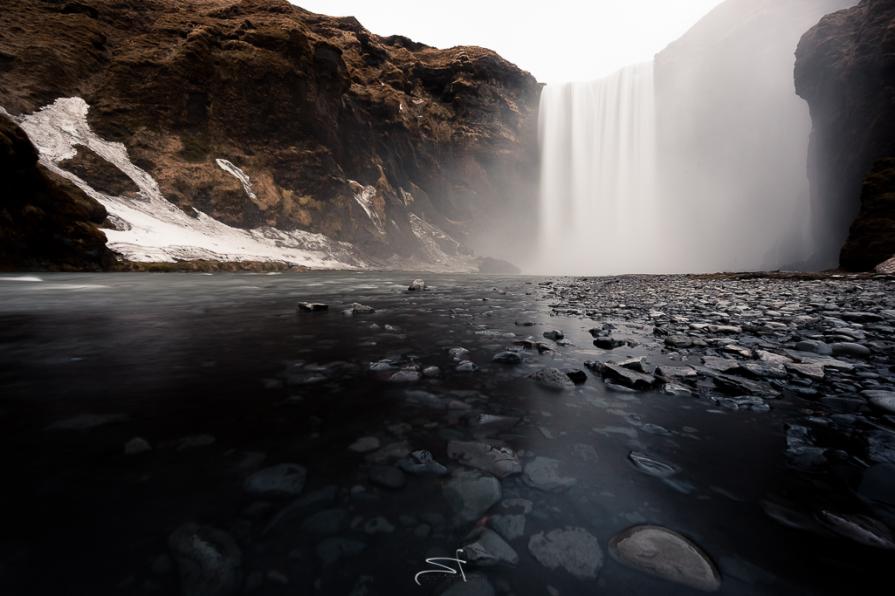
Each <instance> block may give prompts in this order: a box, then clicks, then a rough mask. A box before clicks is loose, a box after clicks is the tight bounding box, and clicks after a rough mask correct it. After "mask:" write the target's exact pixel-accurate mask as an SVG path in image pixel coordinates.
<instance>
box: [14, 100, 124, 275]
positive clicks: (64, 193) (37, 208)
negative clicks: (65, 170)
mask: <svg viewBox="0 0 895 596" xmlns="http://www.w3.org/2000/svg"><path fill="white" fill-rule="evenodd" d="M0 180H2V185H3V190H2V192H0V270H2V271H10V270H13V271H14V270H47V269H49V270H60V271H78V270H103V269H108V268H110V267H111V266H112V265H113V263H114V258H113V255H112V253H111V252H110V251H109V250H108V249H107V248H106V237H105V235H104V234H103V233H102V231H100V230H99V229H98V226H99V225H100V224H101V223H102V222H103V221H104V220H105V219H106V210H105V208H103V206H102V205H100V204H99V203H97V202H96V201H94V200H93V199H91V198H90V197H88V196H87V195H85V194H84V193H83V192H82V191H81V190H79V189H78V188H77V187H76V186H75V185H74V184H72V183H71V182H69V181H68V180H65V179H63V178H61V177H59V176H57V175H56V174H53V173H52V172H49V171H47V170H46V169H45V168H44V167H43V166H42V165H40V164H39V163H38V156H37V150H36V149H35V148H34V145H32V144H31V142H30V141H29V140H28V137H27V136H26V135H25V132H24V131H23V130H22V129H21V128H19V127H18V126H16V125H15V124H14V123H13V122H12V121H10V120H9V119H8V118H6V117H5V116H3V115H0Z"/></svg>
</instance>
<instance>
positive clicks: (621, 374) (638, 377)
mask: <svg viewBox="0 0 895 596" xmlns="http://www.w3.org/2000/svg"><path fill="white" fill-rule="evenodd" d="M602 372H603V378H605V379H609V380H611V381H613V382H615V383H618V384H620V385H622V386H624V387H629V388H631V389H635V390H637V391H647V390H649V389H651V388H652V387H653V386H655V385H656V378H655V377H654V376H652V375H647V374H644V373H640V372H637V371H635V370H632V369H630V368H625V367H624V366H619V365H618V364H613V363H611V362H610V363H607V364H604V365H603V368H602Z"/></svg>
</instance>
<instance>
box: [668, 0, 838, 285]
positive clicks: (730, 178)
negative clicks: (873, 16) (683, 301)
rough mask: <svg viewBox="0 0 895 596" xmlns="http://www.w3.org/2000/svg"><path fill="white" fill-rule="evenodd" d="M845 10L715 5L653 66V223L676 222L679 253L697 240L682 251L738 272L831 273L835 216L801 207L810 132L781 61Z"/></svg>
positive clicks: (818, 2)
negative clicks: (656, 179)
mask: <svg viewBox="0 0 895 596" xmlns="http://www.w3.org/2000/svg"><path fill="white" fill-rule="evenodd" d="M855 2H856V0H727V1H726V2H723V3H721V4H720V5H719V6H718V7H716V8H715V9H714V10H712V11H711V12H710V13H709V14H707V15H706V16H705V17H703V18H702V19H701V20H700V21H699V22H698V23H697V24H696V25H694V26H693V27H692V28H691V29H690V30H689V31H688V32H687V33H685V34H684V35H683V36H682V37H681V38H680V39H678V40H677V41H675V42H673V43H672V44H670V45H669V46H668V47H667V48H666V49H664V50H663V51H661V52H660V53H659V54H657V55H656V62H655V80H656V105H657V118H658V122H657V126H658V137H659V138H658V144H659V149H658V150H659V155H660V156H661V160H660V166H661V172H660V177H661V183H662V187H663V189H664V191H665V192H666V193H667V194H668V196H670V197H671V200H666V201H665V204H666V207H665V209H666V213H665V214H664V217H665V218H666V219H667V220H669V221H672V222H674V221H676V220H680V219H683V223H682V224H681V225H679V226H678V227H679V228H681V229H683V230H685V232H684V233H682V234H681V237H680V241H679V242H680V243H681V244H682V245H687V244H688V243H691V244H692V243H695V242H697V241H698V239H708V241H707V242H706V244H705V245H696V246H690V247H689V250H690V252H696V253H697V254H700V255H701V256H702V258H703V259H704V260H705V259H711V257H712V255H713V254H717V257H715V258H716V259H717V260H718V263H717V264H716V266H727V267H729V266H730V263H731V262H734V264H735V267H736V269H738V270H757V269H775V268H779V267H783V268H793V269H806V268H808V269H818V268H830V267H834V266H835V265H836V260H837V255H838V251H839V247H840V246H841V239H842V238H840V239H839V240H833V239H831V234H832V232H830V231H829V228H830V227H834V228H835V227H836V225H837V223H836V221H835V220H836V218H837V217H840V216H838V215H835V216H834V215H832V214H829V213H827V212H826V211H825V210H823V209H818V208H816V206H815V205H812V202H811V199H810V197H809V183H808V176H807V173H806V164H805V155H806V154H807V151H808V137H809V133H810V129H811V121H810V117H809V114H808V109H807V108H806V106H805V104H804V102H803V101H802V100H800V99H799V98H798V97H797V96H796V95H795V90H794V86H793V81H792V69H793V65H794V63H795V58H794V56H793V54H794V52H795V49H796V46H797V44H798V41H799V38H800V37H801V36H802V35H803V34H804V32H805V31H807V30H808V29H809V28H810V27H812V26H813V25H814V24H816V23H817V21H818V20H819V19H820V18H821V17H822V16H824V15H826V14H828V13H830V12H833V11H836V10H839V9H841V8H845V7H848V6H852V5H854V4H855ZM812 212H814V213H813V214H812ZM831 220H833V221H831ZM848 221H850V220H842V219H841V218H840V220H839V223H838V225H839V226H840V228H841V231H840V232H839V233H840V235H841V236H843V235H844V231H845V229H847V226H848ZM744 222H746V224H747V225H743V223H744ZM693 228H696V229H698V230H699V233H698V234H690V235H688V234H687V233H686V230H687V229H693ZM722 263H724V265H722Z"/></svg>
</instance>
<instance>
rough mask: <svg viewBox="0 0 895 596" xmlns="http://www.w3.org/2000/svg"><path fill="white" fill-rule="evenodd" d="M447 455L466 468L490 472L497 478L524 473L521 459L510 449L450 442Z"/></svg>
mask: <svg viewBox="0 0 895 596" xmlns="http://www.w3.org/2000/svg"><path fill="white" fill-rule="evenodd" d="M447 455H448V457H449V458H451V459H453V460H455V461H458V462H460V463H461V464H463V465H465V466H469V467H472V468H477V469H479V470H482V471H483V472H488V473H489V474H493V475H494V476H496V477H497V478H506V477H507V476H511V475H513V474H519V473H520V472H522V466H521V464H520V463H519V459H518V458H517V457H516V454H515V453H514V452H513V450H512V449H510V448H508V447H494V446H492V445H488V444H487V443H480V442H475V441H450V442H448V445H447Z"/></svg>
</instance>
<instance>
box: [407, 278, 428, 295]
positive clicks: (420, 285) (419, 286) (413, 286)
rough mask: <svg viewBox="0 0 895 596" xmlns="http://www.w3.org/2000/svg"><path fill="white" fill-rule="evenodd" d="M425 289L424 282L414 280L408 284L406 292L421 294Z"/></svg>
mask: <svg viewBox="0 0 895 596" xmlns="http://www.w3.org/2000/svg"><path fill="white" fill-rule="evenodd" d="M425 289H426V282H425V281H423V280H421V279H415V280H413V281H412V282H410V286H408V288H407V290H408V291H410V292H421V291H423V290H425Z"/></svg>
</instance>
